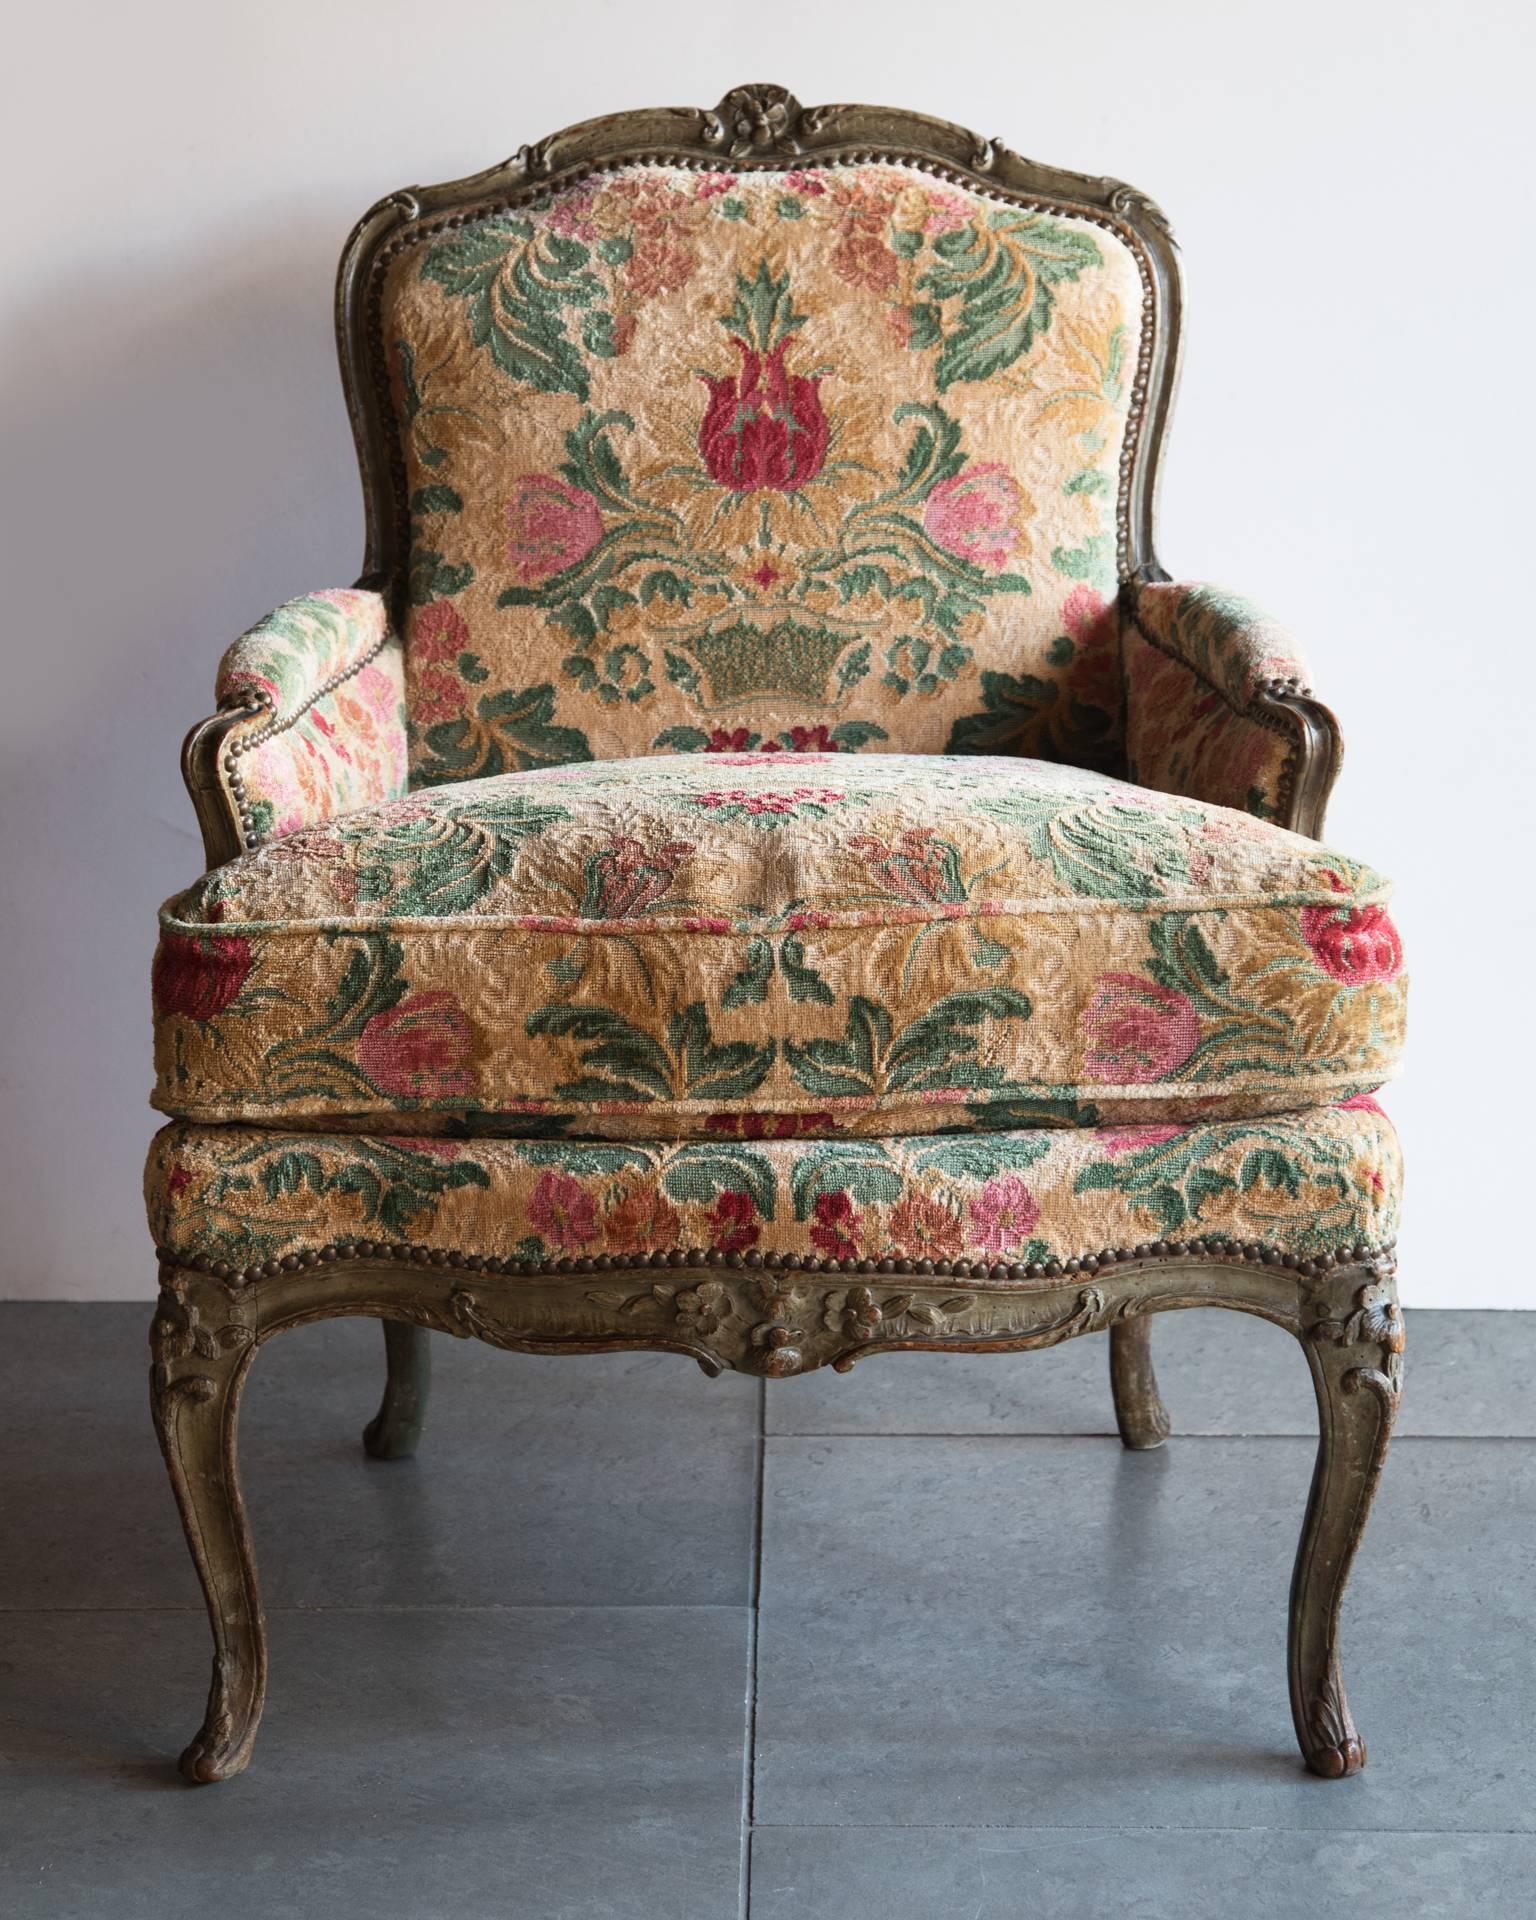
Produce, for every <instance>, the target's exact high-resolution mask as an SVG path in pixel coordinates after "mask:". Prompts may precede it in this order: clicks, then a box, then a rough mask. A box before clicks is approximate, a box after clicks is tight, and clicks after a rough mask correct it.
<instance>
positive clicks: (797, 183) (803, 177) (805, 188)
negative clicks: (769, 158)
mask: <svg viewBox="0 0 1536 1920" xmlns="http://www.w3.org/2000/svg"><path fill="white" fill-rule="evenodd" d="M784 184H785V186H786V187H788V188H789V189H790V191H791V192H792V193H803V194H805V195H807V196H808V197H809V198H810V199H812V200H814V199H816V198H817V197H818V196H819V195H820V194H823V193H825V192H826V190H827V184H826V182H825V181H824V180H823V179H822V178H821V176H820V174H816V173H806V172H805V171H803V169H801V168H798V167H797V168H796V169H795V171H794V172H793V173H786V174H785V176H784Z"/></svg>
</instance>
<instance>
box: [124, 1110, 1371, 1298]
mask: <svg viewBox="0 0 1536 1920" xmlns="http://www.w3.org/2000/svg"><path fill="white" fill-rule="evenodd" d="M1401 1184H1402V1183H1401V1162H1400V1158H1399V1155H1398V1149H1397V1139H1396V1136H1395V1135H1394V1133H1393V1131H1392V1125H1391V1122H1390V1121H1389V1120H1388V1119H1387V1117H1386V1115H1385V1114H1384V1113H1383V1112H1382V1111H1381V1109H1380V1108H1379V1107H1378V1106H1377V1105H1376V1103H1375V1101H1373V1100H1371V1099H1369V1098H1368V1097H1360V1098H1357V1099H1355V1100H1352V1101H1350V1102H1349V1103H1348V1104H1347V1105H1346V1106H1342V1107H1328V1108H1322V1109H1318V1110H1315V1111H1311V1112H1306V1113H1301V1114H1284V1115H1276V1116H1271V1117H1269V1118H1264V1119H1254V1120H1228V1121H1214V1122H1212V1121H1206V1122H1202V1123H1200V1124H1197V1125H1195V1126H1192V1127H1175V1126H1171V1125H1162V1126H1141V1127H1122V1128H1115V1127H1090V1128H1083V1129H1071V1130H1067V1131H1053V1132H1042V1131H1041V1130H1040V1129H1038V1128H1035V1129H1022V1130H1018V1131H1014V1132H1009V1133H985V1134H974V1135H955V1134H926V1135H919V1136H916V1137H914V1138H911V1139H906V1140H755V1141H747V1140H741V1139H730V1140H721V1141H672V1142H667V1143H664V1142H638V1141H628V1142H623V1141H591V1140H587V1141H581V1140H539V1141H534V1140H498V1139H475V1140H467V1141H463V1140H449V1139H444V1138H442V1137H441V1136H432V1135H422V1134H415V1135H409V1136H401V1135H389V1136H385V1135H378V1134H344V1133H326V1134H315V1133H292V1132H287V1131H283V1132H274V1131H268V1130H266V1129H262V1128H255V1127H195V1126H188V1125H185V1124H183V1123H175V1124H172V1125H170V1126H167V1127H164V1128H162V1129H161V1131H160V1133H159V1134H157V1135H156V1137H155V1140H154V1143H153V1145H152V1147H151V1149H150V1155H149V1166H148V1169H147V1173H146V1196H147V1199H148V1204H149V1220H150V1227H151V1230H152V1232H153V1233H154V1236H155V1240H156V1243H157V1244H158V1245H159V1246H160V1247H161V1248H162V1249H163V1250H164V1251H165V1253H166V1254H167V1255H168V1256H169V1257H172V1258H174V1259H177V1260H179V1261H182V1262H193V1261H197V1262H202V1263H205V1264H209V1265H213V1266H216V1267H219V1268H224V1269H227V1270H229V1271H231V1272H238V1273H240V1274H242V1275H244V1276H246V1277H247V1278H249V1279H252V1280H255V1279H258V1278H259V1277H260V1276H259V1274H258V1273H256V1272H254V1271H252V1269H253V1268H258V1267H261V1266H264V1265H265V1264H266V1263H267V1262H269V1261H271V1262H275V1261H278V1260H283V1259H288V1258H290V1257H292V1256H294V1255H298V1256H301V1257H302V1256H306V1255H307V1256H308V1257H309V1259H311V1260H313V1259H315V1258H316V1257H318V1258H321V1259H327V1258H333V1257H335V1255H336V1253H337V1250H338V1248H352V1249H357V1248H359V1247H360V1248H361V1250H362V1251H365V1252H366V1251H372V1250H373V1249H374V1248H378V1249H379V1250H380V1251H382V1250H384V1249H386V1248H393V1249H395V1250H396V1251H397V1252H399V1253H400V1254H406V1253H412V1252H417V1253H418V1257H419V1250H425V1252H426V1253H427V1254H429V1255H433V1256H436V1257H437V1258H438V1259H439V1260H440V1261H441V1260H443V1259H445V1258H446V1259H448V1260H450V1261H451V1262H452V1264H454V1265H456V1266H457V1265H461V1264H478V1263H484V1262H490V1263H492V1264H493V1265H494V1266H496V1267H498V1268H500V1267H501V1266H503V1265H504V1266H505V1267H506V1268H508V1269H510V1270H513V1271H528V1270H529V1269H530V1268H532V1269H535V1270H537V1269H539V1268H542V1267H546V1266H548V1267H553V1266H555V1265H556V1264H557V1263H563V1268H564V1269H566V1270H568V1269H569V1268H570V1267H571V1266H572V1265H573V1264H574V1263H578V1262H579V1263H581V1264H582V1266H583V1268H584V1269H585V1268H590V1267H591V1266H592V1265H593V1264H594V1263H600V1264H601V1265H603V1266H607V1265H609V1264H614V1265H624V1264H625V1263H626V1262H633V1261H644V1260H647V1259H651V1260H652V1262H653V1264H659V1263H660V1261H661V1258H662V1256H670V1260H669V1264H670V1263H682V1262H685V1261H686V1262H687V1263H688V1264H691V1265H702V1264H709V1265H717V1264H721V1263H725V1262H728V1263H729V1264H731V1265H733V1266H739V1265H741V1264H742V1262H743V1260H745V1261H747V1262H748V1263H749V1264H753V1265H755V1264H757V1263H758V1262H760V1261H766V1262H768V1264H769V1265H770V1266H776V1265H779V1264H781V1263H790V1264H797V1265H809V1266H812V1267H818V1266H827V1265H831V1266H834V1267H839V1266H844V1267H848V1268H856V1267H858V1266H859V1263H860V1262H863V1263H865V1266H866V1269H867V1266H868V1264H869V1263H870V1262H874V1263H878V1262H880V1261H882V1260H885V1261H895V1262H906V1263H910V1264H917V1263H921V1262H923V1261H928V1262H931V1263H932V1264H933V1266H934V1267H936V1268H937V1270H938V1271H940V1272H942V1273H950V1272H954V1271H959V1270H962V1269H963V1270H965V1271H968V1272H969V1271H972V1270H974V1271H975V1272H977V1273H980V1272H982V1271H987V1272H992V1271H994V1270H998V1269H1001V1270H1002V1271H1004V1272H1006V1270H1008V1269H1012V1268H1019V1269H1024V1268H1028V1267H1030V1266H1035V1267H1042V1266H1044V1265H1045V1263H1047V1262H1049V1261H1052V1260H1056V1261H1060V1262H1062V1263H1065V1262H1066V1261H1067V1260H1079V1259H1083V1258H1085V1257H1089V1256H1093V1255H1102V1254H1103V1253H1105V1252H1106V1251H1111V1250H1115V1249H1122V1250H1127V1249H1134V1248H1135V1247H1137V1246H1141V1245H1145V1244H1146V1243H1148V1242H1153V1243H1155V1242H1158V1241H1162V1240H1185V1239H1189V1238H1193V1237H1197V1236H1198V1237H1203V1238H1206V1239H1208V1240H1215V1239H1218V1238H1221V1239H1226V1240H1235V1241H1237V1242H1239V1243H1241V1244H1242V1245H1244V1246H1245V1247H1250V1248H1251V1247H1254V1246H1258V1247H1260V1248H1264V1249H1274V1250H1276V1251H1278V1252H1279V1253H1281V1254H1284V1255H1291V1256H1295V1257H1297V1258H1300V1259H1311V1258H1313V1257H1315V1256H1316V1255H1318V1254H1324V1253H1335V1252H1338V1251H1339V1250H1340V1249H1342V1248H1344V1247H1349V1246H1355V1245H1359V1244H1362V1243H1363V1244H1364V1245H1365V1246H1368V1247H1379V1246H1382V1245H1384V1244H1386V1243H1387V1242H1389V1241H1390V1240H1391V1239H1392V1238H1393V1237H1394V1236H1395V1234H1396V1232H1397V1213H1398V1199H1399V1194H1400V1190H1401ZM274 1271H275V1269H274ZM1025 1277H1037V1276H1025ZM885 1304H886V1308H887V1310H888V1311H889V1309H890V1302H889V1300H888V1299H887V1300H886V1303H885Z"/></svg>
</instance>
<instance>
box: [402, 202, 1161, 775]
mask: <svg viewBox="0 0 1536 1920" xmlns="http://www.w3.org/2000/svg"><path fill="white" fill-rule="evenodd" d="M1142 297H1143V286H1142V280H1141V277H1140V272H1139V268H1138V262H1137V256H1136V255H1135V253H1134V252H1133V251H1132V249H1131V247H1130V246H1129V245H1128V244H1127V242H1126V240H1125V238H1124V237H1123V235H1122V233H1121V230H1120V229H1119V228H1118V227H1117V226H1116V225H1115V224H1114V222H1113V221H1112V220H1110V219H1108V218H1107V217H1101V218H1097V219H1094V218H1089V217H1086V216H1084V217H1081V218H1079V217H1066V216H1062V215H1058V214H1047V213H1043V212H1038V211H1033V210H1030V209H1028V208H1025V207H1021V206H1018V205H1014V204H1011V203H1007V202H1004V201H1002V200H999V199H993V198H989V197H986V196H984V195H983V194H981V193H974V192H970V191H966V190H964V189H961V188H959V187H957V186H954V185H950V184H946V183H944V182H942V181H939V180H937V179H935V178H933V177H932V176H931V175H929V174H927V173H925V172H923V171H921V170H920V169H918V168H916V167H909V166H904V165H887V164H881V165H862V166H821V167H807V168H805V169H803V170H798V171H795V170H789V171H777V172H758V171H753V172H750V173H743V174H742V175H740V176H739V177H738V176H737V175H735V174H733V173H730V172H727V171H715V170H702V171H695V170H683V169H676V168H668V167H665V166H662V165H657V164H644V165H632V166H628V167H624V168H622V169H619V170H617V171H613V172H609V173H605V174H602V175H597V176H592V177H589V178H588V179H586V180H584V181H582V182H580V183H578V184H575V185H571V186H566V187H563V188H561V189H560V190H559V191H558V192H553V193H551V194H550V195H548V196H546V197H545V198H544V199H543V200H542V201H540V202H538V203H536V204H534V205H532V206H530V207H526V208H522V209H519V210H516V211H511V212H501V213H494V212H493V213H488V214H486V215H484V216H480V217H476V218H473V219H470V220H469V221H467V222H465V223H460V224H456V225H453V226H451V227H445V226H444V225H443V224H442V223H438V224H437V225H436V226H434V225H432V224H431V223H427V224H426V225H425V226H424V227H423V228H422V229H421V230H419V231H418V232H416V233H413V234H411V235H409V236H408V237H407V239H406V240H405V241H403V242H402V243H400V244H399V246H398V248H397V250H396V251H395V254H394V258H393V259H392V261H391V264H390V266H389V268H388V271H387V274H386V275H385V278H384V282H383V288H382V314H381V324H382V338H383V343H384V347H385V350H386V352H387V354H388V356H389V358H390V362H391V369H392V380H393V389H392V405H393V410H394V415H395V431H396V433H397V434H398V437H399V443H400V453H401V457H402V459H403V464H404V476H405V492H406V498H407V501H408V505H409V511H410V515H411V533H412V545H411V563H410V602H411V606H410V611H409V615H408V620H407V630H406V651H407V684H408V697H407V704H408V708H409V713H410V726H411V767H412V784H413V785H423V784H435V783H440V782H444V781H453V780H460V779H465V778H471V777H476V776H480V775H486V774H494V773H499V772H503V771H507V770H511V769H517V768H528V767H532V766H538V765H543V764H548V763H551V762H558V761H573V760H587V759H593V758H598V759H615V758H623V757H627V756H633V755H636V754H641V753H652V752H655V753H664V752H689V751H698V750H705V749H709V748H712V747H713V748H715V749H720V748H726V749H729V750H735V751H741V750H749V749H760V750H763V751H774V750H784V749H790V750H798V749H802V748H806V747H811V748H815V749H821V750H825V749H844V750H847V749H854V748H866V749H868V748H874V749H876V750H886V751H894V750H900V751H904V752H936V753H942V752H952V753H953V752H972V751H981V752H987V751H993V750H996V749H999V748H1001V747H1003V746H1005V745H1006V746H1010V747H1012V748H1013V749H1015V750H1017V751H1021V752H1025V753H1029V754H1033V755H1036V756H1039V757H1044V758H1049V759H1064V760H1070V761H1073V762H1075V763H1078V764H1089V765H1096V766H1105V767H1114V766H1117V765H1118V764H1119V760H1120V732H1121V721H1120V675H1119V669H1118V662H1117V635H1116V618H1115V613H1114V610H1113V607H1112V606H1107V605H1106V601H1107V599H1111V598H1112V596H1113V593H1114V589H1115V585H1116V581H1117V577H1118V567H1117V552H1116V536H1115V525H1116V503H1117V497H1118V490H1119V486H1120V462H1121V454H1122V450H1123V449H1124V447H1125V440H1126V419H1127V406H1128V401H1129V396H1130V391H1131V387H1132V384H1133V374H1134V371H1135V368H1136V365H1137V361H1138V355H1139V353H1140V351H1141V347H1142V337H1141V328H1142Z"/></svg>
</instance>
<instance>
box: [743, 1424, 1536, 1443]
mask: <svg viewBox="0 0 1536 1920" xmlns="http://www.w3.org/2000/svg"><path fill="white" fill-rule="evenodd" d="M1316 1438H1317V1429H1316V1428H1315V1427H1311V1428H1300V1429H1298V1430H1297V1431H1296V1432H1294V1433H1291V1432H1286V1433H1251V1432H1238V1431H1236V1430H1234V1431H1233V1432H1230V1433H1227V1432H1220V1433H1189V1432H1184V1431H1181V1430H1178V1429H1175V1431H1174V1432H1172V1433H1171V1434H1169V1436H1168V1444H1169V1445H1171V1444H1172V1443H1173V1442H1174V1441H1200V1440H1315V1439H1316ZM764 1439H765V1442H766V1443H767V1444H769V1445H771V1444H772V1443H773V1442H774V1441H775V1440H1103V1441H1114V1443H1115V1444H1116V1445H1117V1446H1118V1445H1120V1444H1121V1442H1120V1436H1119V1435H1118V1434H1116V1433H1114V1432H1109V1431H1091V1432H1090V1431H1087V1430H1084V1431H1080V1432H1073V1433H1065V1432H1062V1431H1060V1430H1059V1429H1058V1430H1056V1431H1050V1430H1046V1429H1035V1428H1028V1429H1022V1428H1021V1429H1019V1430H1017V1431H1010V1432H1007V1433H997V1432H995V1431H993V1432H971V1431H969V1430H964V1431H960V1432H956V1431H955V1430H954V1429H952V1428H922V1427H900V1428H898V1427H892V1428H890V1429H889V1430H888V1431H885V1432H881V1433H838V1432H835V1431H832V1432H827V1431H822V1430H817V1431H815V1432H812V1431H810V1430H807V1431H805V1432H795V1433H770V1434H766V1435H765V1436H764ZM1422 1441H1433V1442H1434V1443H1435V1445H1436V1446H1447V1445H1455V1444H1458V1443H1459V1444H1466V1443H1469V1442H1470V1443H1475V1444H1476V1445H1478V1446H1484V1445H1487V1444H1489V1443H1499V1444H1505V1445H1509V1446H1529V1445H1531V1443H1532V1442H1533V1441H1536V1433H1394V1434H1393V1436H1392V1445H1393V1446H1394V1447H1407V1446H1413V1445H1415V1444H1417V1443H1419V1442H1422Z"/></svg>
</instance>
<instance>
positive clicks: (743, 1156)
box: [661, 1142, 778, 1220]
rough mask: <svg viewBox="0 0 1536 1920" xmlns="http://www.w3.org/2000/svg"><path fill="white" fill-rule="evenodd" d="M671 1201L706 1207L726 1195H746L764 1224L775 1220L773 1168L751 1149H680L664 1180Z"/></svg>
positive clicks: (674, 1155)
mask: <svg viewBox="0 0 1536 1920" xmlns="http://www.w3.org/2000/svg"><path fill="white" fill-rule="evenodd" d="M661 1185H662V1191H663V1192H664V1193H665V1194H666V1195H667V1197H668V1198H669V1199H672V1200H680V1201H682V1202H684V1203H685V1204H686V1203H687V1202H688V1201H690V1200H694V1201H702V1202H705V1203H706V1204H707V1203H708V1202H709V1201H712V1200H714V1199H716V1198H718V1196H719V1195H720V1194H722V1193H745V1194H747V1195H749V1196H750V1198H751V1201H752V1204H753V1206H755V1207H756V1208H757V1211H758V1214H759V1215H760V1216H761V1218H763V1219H764V1220H771V1219H772V1218H773V1209H774V1199H775V1195H776V1191H777V1185H778V1183H777V1181H776V1179H775V1178H774V1171H773V1166H772V1164H771V1163H770V1162H769V1160H768V1159H767V1158H766V1157H765V1156H764V1155H763V1154H761V1153H756V1152H754V1151H753V1149H752V1148H750V1147H734V1146H725V1145H717V1144H715V1143H714V1142H710V1144H709V1145H707V1146H697V1147H680V1148H679V1149H678V1150H677V1151H676V1152H675V1153H674V1154H672V1155H671V1156H670V1157H669V1159H668V1162H667V1170H666V1172H665V1173H664V1174H663V1175H662V1178H661Z"/></svg>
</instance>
